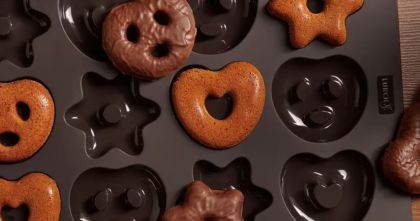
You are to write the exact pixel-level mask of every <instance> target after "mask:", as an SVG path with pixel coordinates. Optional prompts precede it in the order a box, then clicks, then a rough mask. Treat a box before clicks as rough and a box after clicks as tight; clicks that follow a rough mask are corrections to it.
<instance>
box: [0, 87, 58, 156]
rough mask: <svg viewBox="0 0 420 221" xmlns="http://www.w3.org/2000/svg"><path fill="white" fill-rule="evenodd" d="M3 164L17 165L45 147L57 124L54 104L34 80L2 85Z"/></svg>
mask: <svg viewBox="0 0 420 221" xmlns="http://www.w3.org/2000/svg"><path fill="white" fill-rule="evenodd" d="M0 98H1V105H0V162H7V163H10V162H17V161H21V160H25V159H27V158H29V157H31V156H32V155H34V154H35V153H36V152H37V151H38V150H39V149H40V148H41V147H42V145H44V143H45V142H46V140H47V139H48V136H49V135H50V132H51V130H52V127H53V123H54V115H55V111H54V102H53V99H52V97H51V95H50V93H49V92H48V90H47V89H46V88H45V87H44V86H43V85H41V84H40V83H38V82H36V81H33V80H18V81H13V82H10V83H0Z"/></svg>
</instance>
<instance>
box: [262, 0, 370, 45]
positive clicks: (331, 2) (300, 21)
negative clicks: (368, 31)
mask: <svg viewBox="0 0 420 221" xmlns="http://www.w3.org/2000/svg"><path fill="white" fill-rule="evenodd" d="M319 1H324V9H323V11H322V12H320V13H318V14H315V13H312V12H311V11H310V10H309V8H308V7H307V0H270V1H269V3H268V5H267V9H268V12H269V13H270V14H271V15H272V16H274V17H276V18H278V19H281V20H283V21H285V22H287V23H288V24H289V32H290V41H291V43H292V45H293V47H295V48H304V47H306V46H307V45H308V44H309V43H311V42H312V41H313V40H314V39H315V38H317V37H321V38H322V39H324V40H325V41H327V42H328V43H330V44H332V45H336V46H339V45H343V44H344V43H345V42H346V40H347V31H346V19H347V17H348V16H349V15H351V14H353V13H355V12H356V11H358V10H359V9H360V8H361V7H362V6H363V0H319Z"/></svg>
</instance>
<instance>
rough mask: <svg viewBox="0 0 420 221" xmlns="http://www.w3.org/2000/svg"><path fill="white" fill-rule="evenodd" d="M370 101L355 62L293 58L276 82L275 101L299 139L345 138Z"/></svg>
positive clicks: (282, 116) (361, 71)
mask: <svg viewBox="0 0 420 221" xmlns="http://www.w3.org/2000/svg"><path fill="white" fill-rule="evenodd" d="M366 100H367V85H366V78H365V75H364V72H363V70H362V68H361V67H360V66H359V65H358V64H357V63H356V62H355V61H353V60H352V59H350V58H348V57H344V56H334V57H329V58H326V59H322V60H312V59H306V58H297V59H292V60H290V61H288V62H286V63H285V64H283V65H282V66H281V67H280V69H279V70H278V71H277V74H276V76H275V78H274V81H273V102H274V105H275V107H276V110H277V113H278V114H279V116H280V117H281V119H282V120H283V122H284V124H285V125H286V126H287V127H288V128H289V129H290V130H291V131H292V132H293V133H295V134H296V135H297V136H299V137H300V138H303V139H305V140H308V141H312V142H328V141H332V140H337V139H339V138H341V137H343V136H344V135H346V134H347V133H348V132H349V131H350V130H351V129H352V128H353V127H354V126H355V125H356V124H357V122H358V121H359V119H360V117H361V116H362V113H363V110H364V108H365V105H366Z"/></svg>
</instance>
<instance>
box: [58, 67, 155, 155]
mask: <svg viewBox="0 0 420 221" xmlns="http://www.w3.org/2000/svg"><path fill="white" fill-rule="evenodd" d="M82 84H83V96H84V98H83V100H82V101H81V102H79V103H78V104H76V105H74V106H73V107H71V108H70V109H69V110H68V111H67V113H66V120H67V122H68V123H69V124H70V125H72V126H73V127H75V128H78V129H80V130H82V131H84V132H85V135H86V152H87V154H88V155H89V156H90V157H92V158H99V157H101V156H102V155H104V154H105V153H107V152H108V151H109V150H111V149H113V148H118V149H120V150H122V151H123V152H125V153H127V154H130V155H138V154H140V153H141V151H142V149H143V136H142V129H143V128H144V127H145V126H146V125H147V124H149V123H151V122H152V121H154V120H155V119H156V118H157V117H158V116H159V114H160V108H159V106H158V105H157V104H156V103H154V102H153V101H150V100H148V99H146V98H143V97H142V96H141V95H140V92H139V88H140V82H139V81H138V80H136V79H134V78H130V77H127V76H123V75H119V76H118V77H117V78H115V79H113V80H106V79H104V78H102V77H101V76H99V75H98V74H95V73H88V74H86V75H85V77H84V79H83V83H82Z"/></svg>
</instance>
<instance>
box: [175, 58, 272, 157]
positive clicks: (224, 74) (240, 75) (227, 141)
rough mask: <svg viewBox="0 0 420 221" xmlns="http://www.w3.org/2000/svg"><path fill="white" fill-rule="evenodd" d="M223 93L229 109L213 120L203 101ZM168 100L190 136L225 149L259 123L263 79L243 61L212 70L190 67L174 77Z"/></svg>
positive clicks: (219, 96)
mask: <svg viewBox="0 0 420 221" xmlns="http://www.w3.org/2000/svg"><path fill="white" fill-rule="evenodd" d="M225 96H227V97H230V98H231V99H232V110H231V111H230V114H228V115H227V116H225V117H224V118H223V119H217V118H215V117H213V116H212V115H211V114H210V113H209V111H208V109H207V106H206V100H207V98H212V97H213V98H222V97H225ZM172 102H173V107H174V110H175V113H176V115H177V116H178V119H179V121H180V122H181V124H182V125H183V126H184V128H185V130H186V131H187V132H188V133H189V134H190V135H191V136H192V137H193V138H194V139H196V140H197V141H198V142H199V143H201V144H203V145H204V146H206V147H209V148H213V149H228V148H231V147H233V146H235V145H237V144H239V143H241V142H242V141H243V140H244V139H246V138H247V137H248V136H249V135H250V134H251V132H252V131H253V130H254V128H255V127H256V125H257V123H258V122H259V119H260V117H261V114H262V111H263V108H264V102H265V85H264V80H263V78H262V76H261V73H260V72H259V70H258V69H257V68H256V67H255V66H253V65H252V64H250V63H247V62H234V63H231V64H229V65H227V66H225V67H224V68H223V69H221V70H219V71H216V72H214V71H211V70H205V69H200V68H192V69H188V70H186V71H184V72H182V73H180V74H179V76H178V77H177V78H176V79H175V81H174V83H173V85H172Z"/></svg>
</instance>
